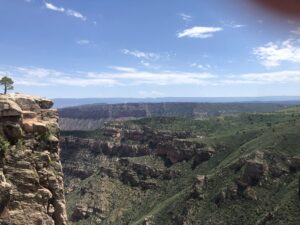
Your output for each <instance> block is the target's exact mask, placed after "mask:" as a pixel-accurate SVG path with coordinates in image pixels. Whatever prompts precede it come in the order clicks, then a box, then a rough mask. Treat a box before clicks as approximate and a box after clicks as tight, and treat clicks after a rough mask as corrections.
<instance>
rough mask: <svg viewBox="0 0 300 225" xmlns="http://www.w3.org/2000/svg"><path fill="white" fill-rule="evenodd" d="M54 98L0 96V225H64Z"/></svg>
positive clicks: (65, 222)
mask: <svg viewBox="0 0 300 225" xmlns="http://www.w3.org/2000/svg"><path fill="white" fill-rule="evenodd" d="M52 105H53V102H52V101H50V100H48V99H45V98H40V97H34V96H29V95H23V94H11V95H0V224H13V225H18V224H20V225H21V224H22V225H27V224H28V225H29V224H41V225H42V224H45V225H51V224H56V225H66V224H67V215H66V207H65V197H64V183H63V173H62V166H61V162H60V156H59V153H60V149H59V127H58V115H57V111H56V110H54V109H51V107H52Z"/></svg>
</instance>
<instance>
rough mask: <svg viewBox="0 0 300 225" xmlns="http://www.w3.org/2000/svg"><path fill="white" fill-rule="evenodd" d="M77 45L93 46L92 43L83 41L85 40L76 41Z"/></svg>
mask: <svg viewBox="0 0 300 225" xmlns="http://www.w3.org/2000/svg"><path fill="white" fill-rule="evenodd" d="M76 44H79V45H88V44H91V41H89V40H86V39H83V40H78V41H76Z"/></svg>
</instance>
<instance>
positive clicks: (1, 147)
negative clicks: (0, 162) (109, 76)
mask: <svg viewBox="0 0 300 225" xmlns="http://www.w3.org/2000/svg"><path fill="white" fill-rule="evenodd" d="M9 146H10V145H9V142H8V141H7V140H6V139H5V138H4V137H2V136H1V135H0V158H4V157H5V155H6V153H7V151H8V148H9Z"/></svg>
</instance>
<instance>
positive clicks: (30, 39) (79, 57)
mask: <svg viewBox="0 0 300 225" xmlns="http://www.w3.org/2000/svg"><path fill="white" fill-rule="evenodd" d="M0 27H1V35H0V76H4V75H7V76H10V77H12V78H13V80H14V81H15V85H14V86H15V90H14V91H15V92H21V93H28V94H34V95H41V96H46V97H50V98H86V97H100V98H101V97H105V98H107V97H126V98H130V97H135V98H136V97H138V98H139V97H140V98H144V97H246V96H300V88H299V87H300V22H299V20H297V18H292V17H291V18H289V17H288V16H280V15H278V14H272V13H271V12H270V11H268V10H267V9H265V8H262V7H260V6H259V5H255V4H253V3H250V0H249V1H248V0H243V1H241V0H210V1H199V0H163V1H162V0H151V1H150V0H106V1H105V0H89V1H86V0H0Z"/></svg>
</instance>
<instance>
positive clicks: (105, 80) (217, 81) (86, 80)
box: [1, 66, 300, 95]
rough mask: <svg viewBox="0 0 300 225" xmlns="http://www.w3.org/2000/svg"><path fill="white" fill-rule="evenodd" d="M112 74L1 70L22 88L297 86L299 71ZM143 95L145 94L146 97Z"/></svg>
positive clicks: (128, 71) (118, 69)
mask: <svg viewBox="0 0 300 225" xmlns="http://www.w3.org/2000/svg"><path fill="white" fill-rule="evenodd" d="M109 68H111V69H113V71H111V72H62V71H57V70H53V69H47V68H39V67H9V68H2V69H1V70H3V71H6V72H5V73H6V74H10V76H12V77H13V79H14V81H15V84H16V85H22V86H59V85H63V86H78V87H88V86H103V87H113V86H133V85H144V84H147V85H156V86H174V85H210V86H216V85H235V84H245V85H246V84H259V85H266V84H282V83H284V84H289V83H295V82H296V83H300V70H298V71H297V70H295V71H289V70H287V71H276V72H264V73H246V74H238V75H237V74H235V75H223V74H222V75H221V76H217V75H214V74H211V73H207V72H184V71H162V70H161V71H154V72H149V71H140V70H137V69H136V68H131V67H118V66H114V67H109ZM145 95H146V94H145Z"/></svg>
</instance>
